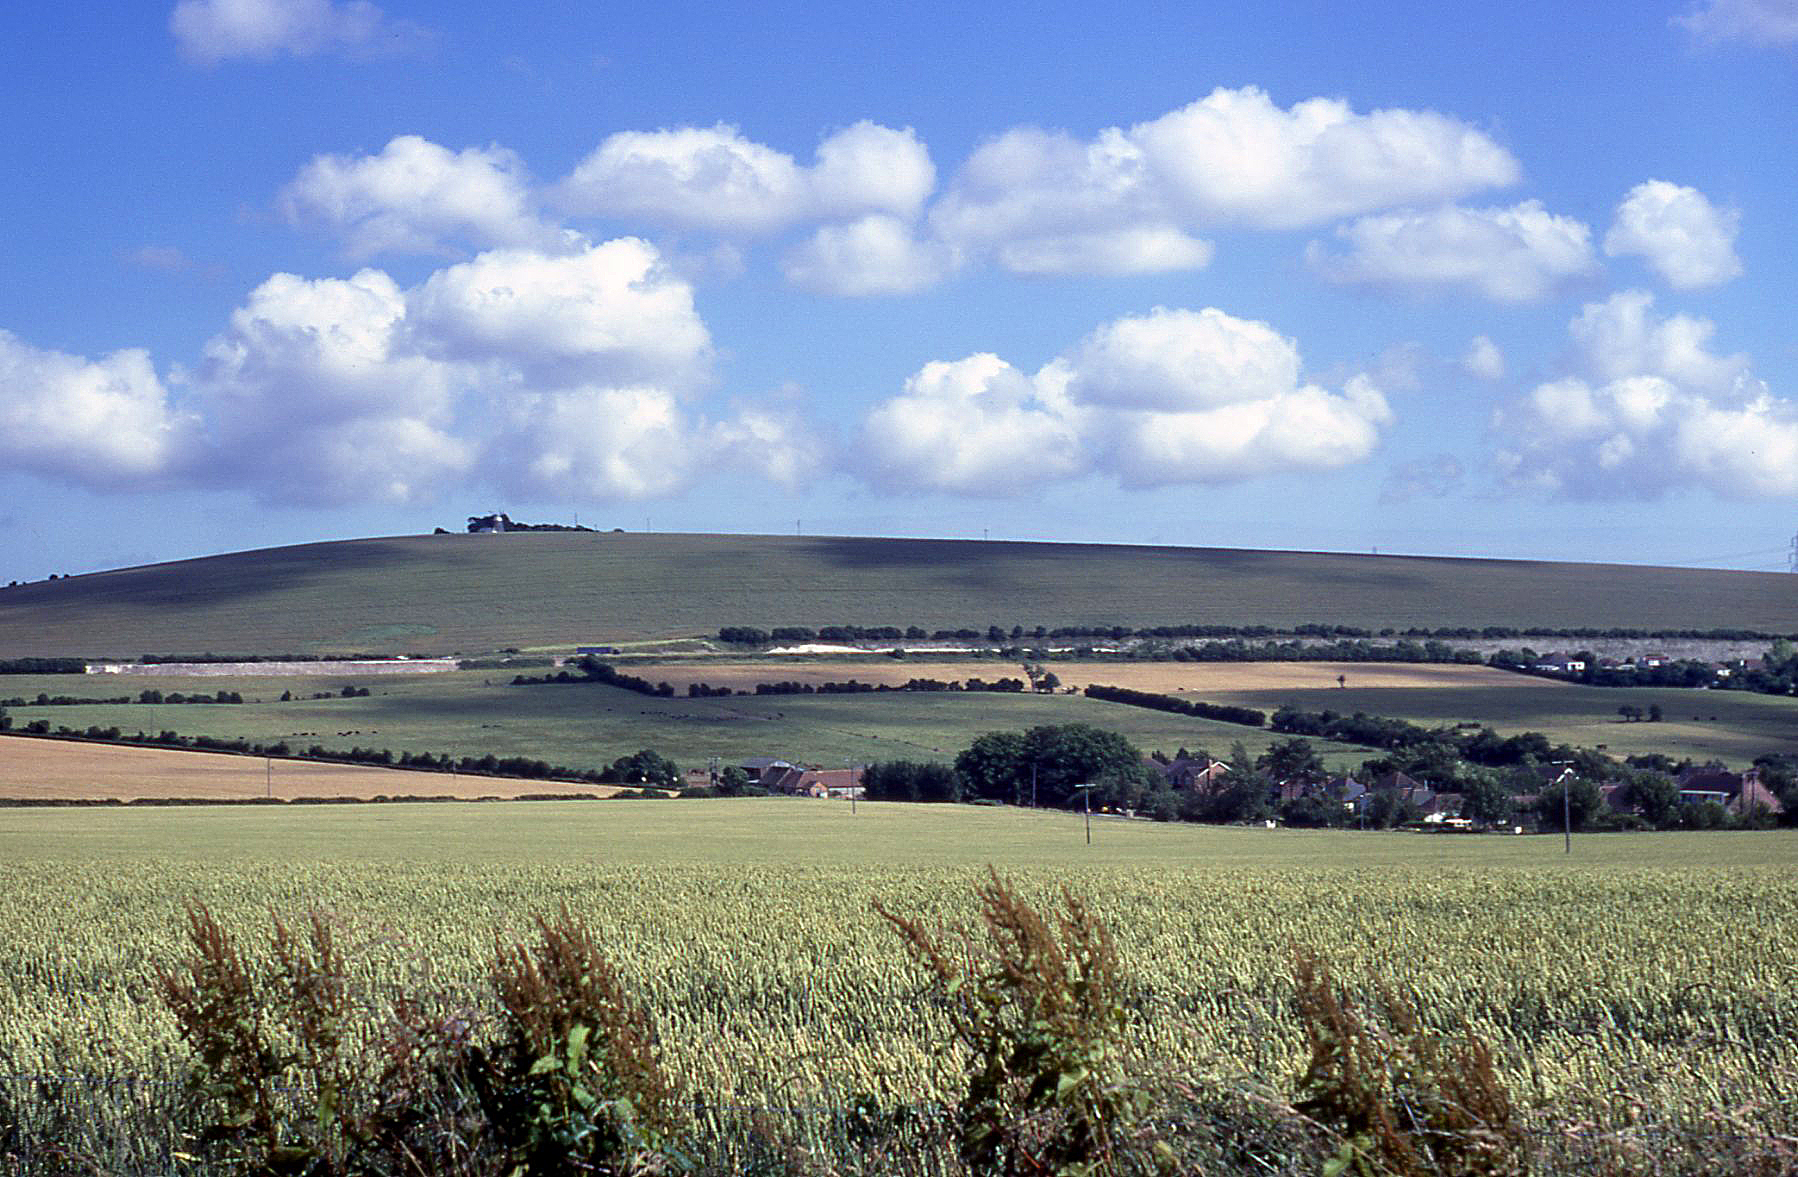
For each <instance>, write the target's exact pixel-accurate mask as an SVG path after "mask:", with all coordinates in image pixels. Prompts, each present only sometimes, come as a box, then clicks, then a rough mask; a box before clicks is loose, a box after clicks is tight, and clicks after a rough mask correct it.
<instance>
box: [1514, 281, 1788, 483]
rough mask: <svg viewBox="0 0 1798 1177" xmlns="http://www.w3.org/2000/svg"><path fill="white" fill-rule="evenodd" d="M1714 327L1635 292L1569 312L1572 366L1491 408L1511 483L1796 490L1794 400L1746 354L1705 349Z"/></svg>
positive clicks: (1623, 293)
mask: <svg viewBox="0 0 1798 1177" xmlns="http://www.w3.org/2000/svg"><path fill="white" fill-rule="evenodd" d="M1713 330H1714V328H1713V326H1712V324H1711V323H1709V322H1708V321H1706V320H1702V319H1694V318H1691V317H1688V316H1684V315H1670V316H1666V317H1660V316H1657V315H1656V314H1655V312H1654V308H1653V299H1652V297H1651V296H1650V295H1648V294H1647V293H1645V292H1643V291H1625V292H1622V293H1619V294H1616V295H1613V296H1612V297H1611V298H1609V299H1607V300H1606V301H1604V302H1601V303H1592V304H1590V305H1588V306H1586V307H1585V308H1584V309H1583V310H1582V311H1581V312H1580V314H1579V315H1578V316H1577V317H1576V318H1575V319H1574V320H1573V322H1572V324H1571V326H1570V332H1571V335H1572V338H1573V342H1574V350H1573V355H1572V359H1571V362H1570V364H1569V368H1570V371H1569V372H1568V373H1567V374H1566V375H1564V376H1561V377H1559V378H1557V379H1555V380H1550V381H1546V382H1544V383H1542V384H1539V385H1537V386H1536V387H1535V388H1533V389H1531V390H1530V391H1529V392H1528V393H1526V394H1525V395H1524V396H1522V397H1521V398H1519V399H1518V400H1517V401H1515V402H1514V403H1512V404H1510V405H1507V406H1505V407H1504V408H1503V409H1501V410H1500V411H1499V412H1498V413H1497V414H1496V415H1495V416H1494V420H1493V427H1494V430H1495V432H1496V433H1497V434H1498V436H1499V439H1500V440H1499V452H1498V463H1499V468H1500V470H1501V471H1502V472H1503V473H1504V475H1505V476H1506V478H1507V479H1508V480H1509V481H1510V482H1511V483H1512V484H1513V485H1515V486H1519V487H1523V488H1528V489H1534V490H1540V491H1545V492H1549V493H1552V494H1558V495H1564V496H1568V497H1575V498H1600V497H1640V498H1648V497H1653V496H1655V495H1658V494H1661V493H1664V492H1666V491H1670V490H1679V489H1686V488H1702V489H1705V490H1708V491H1710V492H1712V493H1713V494H1716V495H1718V496H1720V497H1722V498H1727V499H1769V498H1788V497H1790V496H1792V495H1798V404H1795V403H1794V402H1792V401H1791V400H1788V399H1784V398H1781V397H1776V396H1774V395H1773V394H1772V392H1771V391H1770V390H1769V389H1768V388H1767V386H1766V385H1765V384H1764V383H1763V382H1761V381H1759V380H1756V379H1755V378H1754V377H1753V376H1752V374H1751V373H1750V372H1749V369H1748V363H1747V360H1746V358H1745V357H1743V356H1718V355H1714V354H1712V353H1711V352H1710V351H1709V349H1708V343H1709V340H1710V337H1711V335H1712V333H1713Z"/></svg>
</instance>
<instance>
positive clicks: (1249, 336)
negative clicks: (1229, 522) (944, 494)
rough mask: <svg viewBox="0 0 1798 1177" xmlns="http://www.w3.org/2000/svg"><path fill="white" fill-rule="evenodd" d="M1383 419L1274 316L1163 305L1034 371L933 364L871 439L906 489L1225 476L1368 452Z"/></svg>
mask: <svg viewBox="0 0 1798 1177" xmlns="http://www.w3.org/2000/svg"><path fill="white" fill-rule="evenodd" d="M1390 419H1391V413H1390V410H1389V409H1388V407H1387V404H1386V401H1385V398H1384V397H1383V396H1382V395H1381V394H1380V392H1379V391H1378V390H1377V389H1376V388H1374V387H1373V384H1372V382H1371V381H1369V380H1368V379H1367V378H1366V377H1365V376H1357V377H1355V378H1354V379H1352V380H1350V381H1349V382H1348V383H1347V385H1346V386H1345V387H1344V388H1343V389H1342V390H1340V391H1337V392H1332V391H1329V390H1326V389H1324V388H1322V387H1320V386H1318V385H1316V384H1312V383H1307V382H1304V381H1303V380H1301V379H1300V361H1299V354H1298V348H1297V345H1296V344H1295V343H1294V342H1293V341H1292V340H1291V339H1288V338H1286V337H1284V336H1282V335H1280V334H1279V333H1278V332H1277V331H1275V330H1274V329H1273V328H1271V327H1270V326H1268V325H1267V324H1266V323H1260V322H1255V321H1252V320H1247V319H1239V318H1236V317H1235V316H1232V315H1228V314H1225V313H1224V312H1222V311H1220V310H1216V309H1215V308H1208V309H1205V310H1202V311H1190V310H1168V309H1156V310H1154V311H1152V312H1150V313H1149V314H1146V315H1140V316H1127V317H1125V318H1121V319H1117V320H1115V321H1113V322H1110V323H1107V324H1104V325H1103V326H1101V327H1099V328H1098V329H1097V330H1095V331H1094V332H1092V333H1091V334H1090V335H1088V336H1087V337H1086V338H1085V339H1084V340H1081V341H1080V342H1079V343H1078V344H1076V345H1075V346H1073V347H1071V348H1070V349H1068V351H1066V352H1065V353H1064V354H1063V355H1061V356H1059V357H1057V358H1056V359H1054V360H1052V361H1051V362H1050V363H1048V364H1046V365H1044V366H1043V367H1042V368H1041V369H1040V370H1039V371H1038V372H1037V373H1036V374H1035V375H1034V376H1027V375H1026V374H1024V373H1023V372H1021V371H1019V370H1018V369H1017V368H1015V367H1013V366H1012V365H1011V364H1008V363H1006V362H1005V361H1004V360H1002V359H1000V358H999V357H997V356H994V355H989V354H982V355H975V356H970V357H968V358H966V359H963V360H958V361H953V362H940V361H939V362H935V363H931V364H927V365H925V366H924V367H923V368H922V369H920V370H919V371H918V372H917V373H916V374H915V375H914V376H912V378H911V379H910V380H909V381H907V383H906V386H905V389H904V391H903V392H901V393H900V395H898V396H896V397H894V398H892V399H890V400H887V401H885V402H883V403H882V404H880V405H878V406H877V407H876V408H875V409H874V410H873V411H872V412H871V413H870V414H869V415H868V417H867V419H866V421H865V422H864V425H863V437H862V449H863V451H864V454H865V461H866V463H867V467H868V468H869V469H870V470H871V472H872V476H873V478H874V480H875V481H877V482H879V483H882V484H884V485H887V486H893V487H898V488H903V489H916V490H940V491H959V492H968V493H980V494H1007V493H1016V492H1019V491H1022V490H1025V489H1027V488H1029V487H1032V486H1036V485H1039V484H1041V483H1044V482H1049V481H1054V480H1058V479H1064V478H1069V477H1073V476H1076V475H1080V474H1085V473H1098V474H1103V475H1109V476H1112V477H1115V478H1116V479H1118V480H1119V481H1120V482H1122V483H1123V484H1124V485H1126V486H1134V487H1146V486H1166V485H1175V484H1191V483H1224V482H1233V481H1240V480H1243V479H1248V478H1253V477H1257V476H1259V475H1263V474H1276V473H1286V472H1291V471H1295V470H1327V469H1333V468H1336V467H1339V466H1343V465H1347V464H1349V463H1352V462H1356V461H1359V460H1361V459H1362V458H1365V457H1366V456H1367V455H1368V454H1370V453H1371V452H1372V451H1373V450H1374V448H1375V447H1376V446H1377V445H1378V444H1379V439H1380V429H1381V427H1382V426H1384V425H1385V424H1386V423H1387V422H1388V421H1389V420H1390Z"/></svg>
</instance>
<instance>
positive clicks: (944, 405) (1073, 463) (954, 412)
mask: <svg viewBox="0 0 1798 1177" xmlns="http://www.w3.org/2000/svg"><path fill="white" fill-rule="evenodd" d="M1046 391H1047V390H1043V389H1040V388H1039V387H1038V386H1037V385H1036V384H1035V383H1034V382H1033V381H1032V380H1031V379H1030V378H1029V377H1028V376H1026V375H1025V374H1024V373H1022V372H1020V371H1018V370H1017V369H1016V368H1014V367H1012V366H1011V365H1010V364H1008V363H1006V362H1005V361H1004V360H1002V359H1000V358H999V357H998V356H995V355H992V354H989V353H983V354H979V355H972V356H969V357H967V358H966V359H961V360H950V361H943V360H936V361H932V362H931V363H928V364H925V365H924V366H923V367H922V368H920V369H919V370H918V371H917V372H916V373H915V374H913V376H912V377H911V379H909V380H907V381H906V382H905V390H904V391H903V392H902V393H900V394H899V395H898V396H896V397H893V398H892V399H890V400H887V401H884V402H882V403H881V404H879V405H877V406H876V407H875V408H874V410H873V411H872V412H870V413H869V414H868V416H867V419H866V420H865V421H864V423H863V448H864V450H865V452H866V454H867V458H868V465H867V467H866V468H867V470H868V471H869V472H870V474H871V475H872V478H873V480H874V481H876V482H878V483H881V484H883V485H887V486H892V487H896V488H903V489H912V490H937V491H952V492H957V493H962V494H978V495H1002V494H1013V493H1017V492H1019V491H1023V490H1027V489H1029V488H1030V487H1032V486H1037V485H1040V484H1043V483H1048V482H1054V481H1057V480H1059V479H1062V478H1066V477H1068V476H1070V475H1072V474H1074V473H1076V472H1078V471H1079V469H1080V466H1081V463H1082V456H1081V452H1080V449H1081V447H1080V439H1079V436H1078V431H1077V428H1076V425H1075V423H1074V422H1073V420H1072V419H1071V413H1070V406H1069V405H1068V404H1067V403H1066V401H1065V400H1064V399H1062V398H1059V397H1055V396H1053V395H1052V393H1051V394H1048V395H1045V393H1046Z"/></svg>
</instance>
